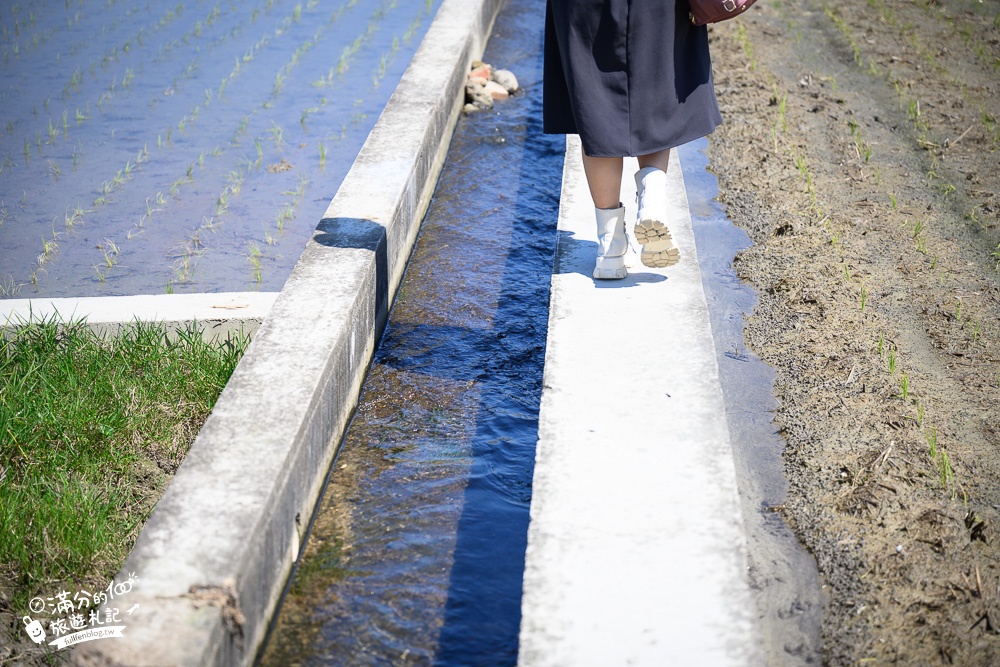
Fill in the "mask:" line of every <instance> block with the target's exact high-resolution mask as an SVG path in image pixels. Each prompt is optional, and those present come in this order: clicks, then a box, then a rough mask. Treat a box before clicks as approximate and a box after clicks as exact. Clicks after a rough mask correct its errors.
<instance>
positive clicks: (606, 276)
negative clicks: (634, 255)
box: [594, 255, 628, 280]
mask: <svg viewBox="0 0 1000 667" xmlns="http://www.w3.org/2000/svg"><path fill="white" fill-rule="evenodd" d="M594 278H595V279H596V280H621V279H622V278H628V269H626V268H625V257H624V255H623V256H620V257H600V258H598V260H597V264H596V265H595V266H594Z"/></svg>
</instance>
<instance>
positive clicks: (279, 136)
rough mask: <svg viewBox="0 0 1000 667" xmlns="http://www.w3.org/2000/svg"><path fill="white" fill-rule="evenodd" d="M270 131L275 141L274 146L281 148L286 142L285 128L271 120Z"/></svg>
mask: <svg viewBox="0 0 1000 667" xmlns="http://www.w3.org/2000/svg"><path fill="white" fill-rule="evenodd" d="M268 132H270V133H271V140H272V141H274V147H275V148H280V147H281V145H282V144H283V143H284V130H282V129H281V126H280V125H278V124H277V123H275V122H274V121H271V128H270V129H269V130H268Z"/></svg>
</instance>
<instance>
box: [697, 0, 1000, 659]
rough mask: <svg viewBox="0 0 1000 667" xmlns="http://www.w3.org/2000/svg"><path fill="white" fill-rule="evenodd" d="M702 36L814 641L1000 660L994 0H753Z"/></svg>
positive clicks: (883, 651) (900, 653)
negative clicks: (806, 577) (771, 373)
mask: <svg viewBox="0 0 1000 667" xmlns="http://www.w3.org/2000/svg"><path fill="white" fill-rule="evenodd" d="M712 55H713V61H714V70H715V74H716V85H717V91H718V95H719V103H720V106H721V107H722V111H723V116H724V118H725V119H726V124H725V125H724V126H723V127H721V128H720V129H719V130H717V131H716V133H715V134H714V135H713V137H712V139H711V147H710V159H711V168H712V170H713V171H714V172H715V173H716V174H717V175H718V176H719V179H720V190H721V192H722V195H721V197H722V199H723V201H724V203H725V205H726V207H727V212H728V214H729V216H730V218H731V219H732V220H733V221H734V222H735V223H736V224H737V225H739V226H741V227H743V228H745V229H746V230H747V232H748V233H749V234H750V236H751V238H752V239H753V241H754V244H755V245H754V246H753V247H752V248H750V249H748V250H746V251H744V252H742V253H741V254H740V255H739V256H738V257H737V258H736V260H735V266H736V270H737V273H738V274H739V275H740V277H741V278H742V279H743V280H745V281H746V282H748V283H749V284H750V285H752V286H753V287H754V288H755V289H756V290H758V291H759V292H760V295H761V297H760V304H759V306H758V308H757V309H756V311H755V312H754V313H753V314H752V315H751V316H750V317H749V318H748V326H747V331H746V338H747V344H748V346H750V347H751V349H753V350H754V351H755V352H756V353H757V354H758V355H759V356H760V357H761V358H762V359H763V360H764V361H765V362H767V363H768V364H770V365H772V366H773V367H774V368H775V369H776V371H777V381H776V387H775V390H776V395H777V398H778V400H779V403H780V408H779V409H778V411H777V413H776V415H775V423H776V425H777V426H778V428H779V429H780V432H781V433H782V434H783V435H784V437H785V439H786V443H787V445H786V449H785V454H784V457H785V467H786V472H787V475H788V478H789V481H790V490H789V493H788V497H787V501H786V502H785V503H784V505H783V506H781V507H777V508H774V509H775V511H778V512H780V513H781V515H782V516H784V518H785V519H786V520H787V521H788V523H789V524H790V525H791V526H792V527H793V529H794V530H795V531H796V533H797V534H798V536H799V538H800V540H801V541H802V543H803V544H804V545H805V547H806V548H807V549H808V550H809V551H810V552H811V553H812V554H813V555H814V556H815V558H816V561H817V564H818V567H819V571H820V575H821V577H822V581H823V585H824V589H825V592H826V594H827V595H826V598H827V600H828V604H827V609H826V613H825V615H824V619H823V632H822V642H823V646H822V656H823V657H822V660H823V662H824V663H825V664H830V665H862V664H902V665H939V664H944V665H949V664H955V665H996V664H1000V532H998V529H1000V457H998V455H997V454H998V453H997V447H998V445H1000V413H998V399H1000V388H998V387H1000V288H998V284H1000V274H998V272H997V266H998V261H1000V247H998V242H1000V228H998V224H1000V198H998V194H997V193H998V192H1000V150H998V149H1000V125H998V122H1000V73H998V70H1000V3H998V2H996V0H985V1H984V2H980V1H977V0H938V1H934V0H864V1H863V0H841V1H840V2H832V1H830V2H824V1H823V0H800V1H799V2H795V3H791V2H787V1H786V0H762V2H760V3H758V5H757V6H755V7H754V8H753V9H752V10H751V11H750V12H748V14H746V15H744V16H742V17H740V18H739V19H737V20H734V21H730V22H728V23H725V24H720V25H717V26H714V27H713V28H712Z"/></svg>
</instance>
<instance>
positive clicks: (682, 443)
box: [518, 137, 763, 667]
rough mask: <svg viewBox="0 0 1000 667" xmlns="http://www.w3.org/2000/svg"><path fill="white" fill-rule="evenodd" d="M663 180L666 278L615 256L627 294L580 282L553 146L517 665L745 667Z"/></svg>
mask: <svg viewBox="0 0 1000 667" xmlns="http://www.w3.org/2000/svg"><path fill="white" fill-rule="evenodd" d="M637 167H638V165H637V163H636V162H635V160H627V161H626V169H625V174H626V175H625V178H624V183H623V185H624V188H623V192H622V198H621V200H622V201H623V202H626V207H627V209H628V210H629V212H630V213H631V214H632V216H633V219H632V222H634V216H635V205H634V202H635V185H634V182H633V180H632V178H631V175H632V173H633V172H634V171H635V170H636V169H637ZM668 179H669V193H668V196H669V202H670V210H669V220H670V221H671V231H672V232H673V234H674V238H675V240H676V242H677V245H678V246H679V248H680V251H681V258H682V259H681V263H680V264H678V265H677V266H674V267H671V268H668V269H661V270H657V269H649V268H646V267H644V266H642V265H641V264H640V263H639V261H638V259H637V258H633V259H632V261H631V265H630V266H629V276H628V278H627V279H625V280H618V281H594V280H593V279H592V278H591V272H592V271H593V268H594V258H595V255H596V246H597V242H596V241H597V239H596V229H595V227H596V225H595V223H594V209H593V204H592V203H591V199H590V195H589V192H588V191H587V186H586V180H585V178H584V175H583V168H582V164H581V160H580V144H579V139H578V138H577V137H567V149H566V163H565V166H564V171H563V188H562V196H561V199H560V208H559V245H558V249H557V251H556V262H555V273H554V275H553V277H552V291H551V298H550V310H549V331H548V343H547V347H546V355H545V378H544V389H543V392H542V400H541V406H540V414H539V439H538V449H537V451H536V459H535V460H536V463H535V474H534V483H533V490H532V500H531V523H530V525H529V528H528V548H527V554H526V563H525V573H524V597H523V599H522V619H521V633H520V654H519V660H518V665H520V667H564V666H566V665H573V666H574V667H586V666H589V665H594V666H595V667H597V666H602V665H636V666H642V665H648V666H650V667H660V666H661V665H713V666H719V667H721V666H734V667H735V666H740V667H750V666H752V665H760V664H763V660H762V657H761V653H760V652H759V648H758V644H757V635H756V631H755V628H754V624H753V618H754V609H753V604H752V599H751V597H750V593H749V582H748V580H747V576H746V567H747V560H746V537H745V533H744V527H743V516H742V513H741V508H740V504H739V501H738V497H737V488H736V472H735V466H734V462H733V452H732V447H731V444H730V439H729V430H728V426H727V422H726V413H725V404H724V401H723V397H722V391H721V387H720V384H719V372H718V365H717V362H716V356H715V347H714V343H713V340H712V333H711V328H710V324H709V319H708V307H707V304H706V301H705V294H704V290H703V288H702V282H701V273H700V270H699V267H698V262H697V254H696V252H695V245H694V235H693V233H692V230H691V218H690V214H689V212H688V204H687V196H686V193H685V189H684V181H683V176H682V175H681V169H680V163H679V158H678V157H677V151H674V152H673V153H672V155H671V163H670V169H669V171H668ZM631 226H632V224H628V225H627V227H628V228H629V229H631Z"/></svg>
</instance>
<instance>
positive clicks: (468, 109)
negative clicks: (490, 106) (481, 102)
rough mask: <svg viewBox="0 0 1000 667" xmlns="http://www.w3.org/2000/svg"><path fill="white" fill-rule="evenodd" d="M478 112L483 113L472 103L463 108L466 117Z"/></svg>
mask: <svg viewBox="0 0 1000 667" xmlns="http://www.w3.org/2000/svg"><path fill="white" fill-rule="evenodd" d="M477 111H482V109H480V108H479V107H477V106H476V105H475V104H472V103H471V102H470V103H469V104H466V105H465V106H464V107H462V113H464V114H465V115H466V116H468V115H469V114H470V113H476V112H477Z"/></svg>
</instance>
